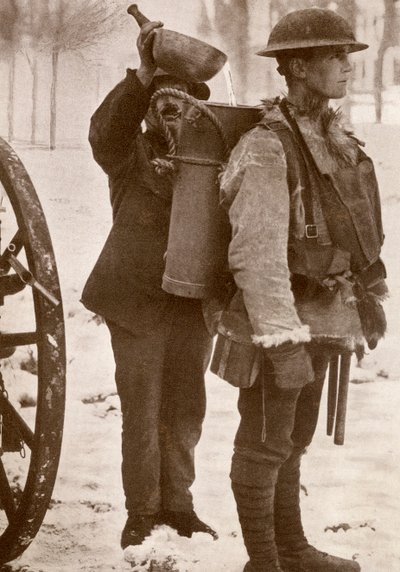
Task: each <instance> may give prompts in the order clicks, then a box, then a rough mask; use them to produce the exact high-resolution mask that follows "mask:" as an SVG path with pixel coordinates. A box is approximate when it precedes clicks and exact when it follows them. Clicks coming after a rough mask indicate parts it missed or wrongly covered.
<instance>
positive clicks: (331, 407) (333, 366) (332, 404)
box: [326, 356, 339, 435]
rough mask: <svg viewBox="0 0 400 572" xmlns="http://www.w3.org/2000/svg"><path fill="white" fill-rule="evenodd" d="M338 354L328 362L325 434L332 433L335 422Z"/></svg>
mask: <svg viewBox="0 0 400 572" xmlns="http://www.w3.org/2000/svg"><path fill="white" fill-rule="evenodd" d="M338 371H339V356H333V357H331V359H330V362H329V383H328V418H327V424H326V434H327V435H332V434H333V426H334V424H335V415H336V402H337V390H338Z"/></svg>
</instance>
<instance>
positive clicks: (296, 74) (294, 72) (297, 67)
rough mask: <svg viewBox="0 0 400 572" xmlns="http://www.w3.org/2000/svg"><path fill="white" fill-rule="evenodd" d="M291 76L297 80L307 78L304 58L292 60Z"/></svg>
mask: <svg viewBox="0 0 400 572" xmlns="http://www.w3.org/2000/svg"><path fill="white" fill-rule="evenodd" d="M289 69H290V73H291V76H292V77H293V78H295V79H304V78H305V77H306V66H305V61H304V60H303V59H302V58H292V59H291V60H290V63H289Z"/></svg>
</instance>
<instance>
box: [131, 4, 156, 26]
mask: <svg viewBox="0 0 400 572" xmlns="http://www.w3.org/2000/svg"><path fill="white" fill-rule="evenodd" d="M127 12H128V14H130V15H131V16H133V17H134V18H135V20H136V22H137V23H138V24H139V26H140V27H142V26H143V24H147V22H150V20H149V19H148V18H146V16H144V14H142V13H141V11H140V10H139V8H138V6H137V4H131V5H130V6H129V8H128V9H127Z"/></svg>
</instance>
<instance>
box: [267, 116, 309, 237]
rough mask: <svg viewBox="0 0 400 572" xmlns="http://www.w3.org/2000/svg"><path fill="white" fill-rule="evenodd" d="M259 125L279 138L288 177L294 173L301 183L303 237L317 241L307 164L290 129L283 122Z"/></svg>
mask: <svg viewBox="0 0 400 572" xmlns="http://www.w3.org/2000/svg"><path fill="white" fill-rule="evenodd" d="M259 125H261V126H262V127H265V128H267V129H269V130H270V131H273V132H274V133H276V135H277V136H278V137H279V139H280V142H281V144H282V147H283V150H284V152H285V156H286V160H287V164H288V175H289V176H290V175H291V174H293V173H295V174H296V175H297V176H298V178H299V179H300V181H301V185H302V193H301V198H302V202H303V207H304V219H305V236H306V238H307V239H310V240H314V239H317V238H318V228H317V225H316V224H315V217H314V209H313V197H312V187H311V182H310V178H309V175H308V171H307V164H306V161H305V158H304V157H303V154H302V152H301V150H300V148H299V147H300V146H299V144H298V143H297V138H295V135H294V133H293V132H292V129H290V128H289V127H288V126H287V125H286V124H285V123H284V122H283V121H270V122H263V123H259ZM289 188H290V185H289Z"/></svg>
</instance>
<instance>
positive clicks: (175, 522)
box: [158, 510, 218, 540]
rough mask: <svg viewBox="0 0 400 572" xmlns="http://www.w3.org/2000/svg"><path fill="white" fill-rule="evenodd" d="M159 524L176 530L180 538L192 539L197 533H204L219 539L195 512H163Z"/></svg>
mask: <svg viewBox="0 0 400 572" xmlns="http://www.w3.org/2000/svg"><path fill="white" fill-rule="evenodd" d="M158 524H166V525H167V526H170V527H171V528H174V529H175V530H176V531H177V533H178V534H179V536H186V537H187V538H192V535H193V533H195V532H204V533H205V534H209V535H210V536H212V537H213V539H214V540H217V539H218V534H217V533H216V532H215V530H213V529H212V528H211V526H209V525H208V524H206V523H205V522H203V521H202V520H200V519H199V517H198V516H197V514H196V513H195V511H194V510H192V511H189V512H180V511H173V510H163V511H162V512H161V513H160V515H159V518H158Z"/></svg>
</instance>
